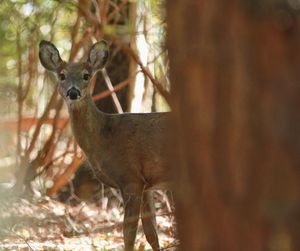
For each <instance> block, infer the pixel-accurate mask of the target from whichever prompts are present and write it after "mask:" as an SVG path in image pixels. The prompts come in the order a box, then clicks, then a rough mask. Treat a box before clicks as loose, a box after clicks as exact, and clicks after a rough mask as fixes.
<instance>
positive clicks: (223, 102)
mask: <svg viewBox="0 0 300 251" xmlns="http://www.w3.org/2000/svg"><path fill="white" fill-rule="evenodd" d="M288 3H290V4H293V6H290V5H288ZM296 8H299V4H298V3H297V2H296V1H267V0H265V1H247V0H240V1H234V0H231V1H217V0H210V1H195V0H187V1H179V0H172V1H171V0H169V1H167V22H168V47H169V53H170V54H169V55H170V67H171V72H170V75H171V83H172V95H173V96H172V97H173V102H172V109H173V113H172V121H171V122H172V128H174V130H173V136H174V137H173V138H174V142H172V143H173V144H171V145H172V146H174V145H176V146H177V147H173V149H172V156H173V157H172V159H171V160H170V168H173V169H174V173H176V176H175V177H174V179H175V181H176V183H175V184H176V188H175V192H176V202H177V205H176V210H177V218H178V225H179V237H180V239H181V243H182V245H181V249H182V250H189V251H193V250H195V251H199V250H205V251H208V250H228V251H235V250H236V251H240V250H249V251H253V250H255V251H265V250H293V251H296V250H300V240H299V236H300V224H299V220H300V201H299V199H300V197H299V195H300V189H299V186H300V176H299V174H300V154H299V153H300V133H299V132H298V130H299V128H300V113H299V105H300V73H299V65H300V54H299V49H300V48H299V46H300V36H299V16H298V13H297V11H298V12H299V9H298V10H297V9H296ZM174 156H176V158H175V157H174Z"/></svg>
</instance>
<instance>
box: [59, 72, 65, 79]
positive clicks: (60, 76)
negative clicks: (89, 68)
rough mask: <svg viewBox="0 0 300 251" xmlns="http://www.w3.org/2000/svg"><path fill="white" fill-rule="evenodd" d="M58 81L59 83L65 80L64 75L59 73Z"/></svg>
mask: <svg viewBox="0 0 300 251" xmlns="http://www.w3.org/2000/svg"><path fill="white" fill-rule="evenodd" d="M59 79H60V80H61V81H63V80H65V79H66V75H65V74H64V73H60V74H59Z"/></svg>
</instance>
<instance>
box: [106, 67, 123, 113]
mask: <svg viewBox="0 0 300 251" xmlns="http://www.w3.org/2000/svg"><path fill="white" fill-rule="evenodd" d="M102 74H103V77H104V81H105V83H106V86H107V88H108V90H109V91H110V92H111V97H112V100H113V102H114V105H115V108H116V109H117V112H118V113H123V109H122V106H121V104H120V101H119V99H118V97H117V94H116V93H115V91H114V87H113V85H112V83H111V80H110V78H109V76H108V74H107V71H106V69H105V68H104V69H102Z"/></svg>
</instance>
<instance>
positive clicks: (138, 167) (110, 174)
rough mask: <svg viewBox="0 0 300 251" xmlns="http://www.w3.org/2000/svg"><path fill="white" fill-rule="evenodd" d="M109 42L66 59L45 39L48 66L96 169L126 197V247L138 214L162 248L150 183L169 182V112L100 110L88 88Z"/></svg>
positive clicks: (152, 242) (148, 235) (76, 133)
mask: <svg viewBox="0 0 300 251" xmlns="http://www.w3.org/2000/svg"><path fill="white" fill-rule="evenodd" d="M107 56H108V48H107V45H106V43H105V42H98V43H96V44H94V45H93V47H92V48H91V50H90V53H89V58H88V61H87V62H86V63H69V64H67V63H65V62H64V61H62V60H61V58H60V56H59V53H58V50H57V49H56V47H55V46H54V45H53V44H51V43H49V42H46V41H42V42H41V43H40V60H41V63H42V64H43V66H44V67H45V68H46V69H48V70H50V71H54V72H56V73H57V76H58V79H59V85H58V88H59V92H60V94H61V95H62V96H63V97H64V99H65V101H66V103H67V106H68V110H69V115H70V121H71V126H72V130H73V133H74V136H75V139H76V141H77V143H78V144H79V146H80V147H81V148H82V150H83V151H84V152H85V154H86V156H87V159H88V161H89V163H90V166H91V167H92V169H93V171H94V173H95V175H96V176H97V177H98V178H99V179H100V180H101V181H102V182H103V183H105V184H106V185H109V186H111V187H115V188H119V189H120V190H121V194H122V197H123V202H124V209H125V215H124V224H123V233H124V242H125V250H126V251H132V250H133V248H134V241H135V237H136V231H137V225H138V220H139V215H140V213H141V216H142V217H141V218H142V224H143V229H144V232H145V235H146V239H147V241H148V242H149V243H150V245H151V246H152V248H153V250H159V242H158V236H157V233H156V222H155V215H154V213H155V212H154V208H153V202H152V195H151V191H150V189H152V188H156V187H160V186H161V185H162V184H165V183H167V182H168V178H167V177H168V174H167V173H166V170H167V169H166V168H165V165H166V161H165V158H163V156H164V154H163V150H164V148H165V147H164V145H163V144H164V143H165V142H166V139H165V136H166V120H167V116H168V115H167V113H143V114H131V113H125V114H106V113H103V112H101V111H99V110H98V108H97V107H96V105H95V104H94V102H93V99H92V97H91V95H90V93H89V80H90V78H91V76H92V75H93V74H95V72H96V71H97V70H99V69H101V68H103V67H104V65H105V63H106V60H107Z"/></svg>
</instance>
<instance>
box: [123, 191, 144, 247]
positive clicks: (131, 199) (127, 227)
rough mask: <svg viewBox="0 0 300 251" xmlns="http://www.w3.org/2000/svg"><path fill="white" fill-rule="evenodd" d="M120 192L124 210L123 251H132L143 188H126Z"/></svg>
mask: <svg viewBox="0 0 300 251" xmlns="http://www.w3.org/2000/svg"><path fill="white" fill-rule="evenodd" d="M121 192H122V197H123V203H124V209H125V214H124V222H123V235H124V244H125V251H133V248H134V242H135V237H136V232H137V227H138V221H139V215H140V208H141V200H142V192H143V188H142V187H140V186H127V187H126V189H123V190H121Z"/></svg>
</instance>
